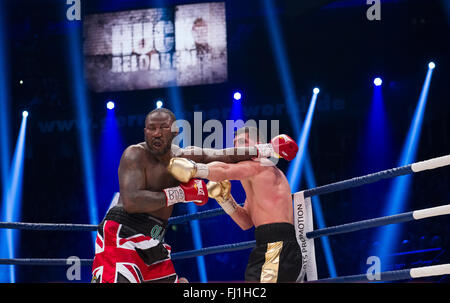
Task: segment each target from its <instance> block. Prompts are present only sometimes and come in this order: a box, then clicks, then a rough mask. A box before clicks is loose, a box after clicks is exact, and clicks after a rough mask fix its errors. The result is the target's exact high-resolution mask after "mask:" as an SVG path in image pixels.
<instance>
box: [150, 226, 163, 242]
mask: <svg viewBox="0 0 450 303" xmlns="http://www.w3.org/2000/svg"><path fill="white" fill-rule="evenodd" d="M162 230H163V228H162V226H160V225H155V226H153V228H152V230H151V231H150V236H151V237H152V238H153V239H158V240H159V239H160V238H162V233H161V231H162Z"/></svg>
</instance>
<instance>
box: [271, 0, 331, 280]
mask: <svg viewBox="0 0 450 303" xmlns="http://www.w3.org/2000/svg"><path fill="white" fill-rule="evenodd" d="M262 2H263V8H264V12H265V20H266V25H267V26H266V28H267V30H268V33H269V37H270V39H271V46H272V50H273V53H274V55H275V59H276V61H277V62H276V63H277V69H278V76H279V79H280V81H281V84H282V90H283V93H284V99H285V101H286V107H287V109H288V113H289V118H290V122H291V125H292V127H293V128H294V136H296V137H299V136H300V129H301V127H302V123H301V121H300V118H299V117H300V116H301V113H300V108H299V106H298V103H297V97H296V94H295V85H294V82H293V81H292V77H291V71H290V65H289V62H288V60H287V58H288V56H287V52H286V50H285V48H284V42H283V38H282V32H281V29H280V25H279V21H278V18H277V14H276V9H275V6H274V5H273V2H272V0H263V1H262ZM303 152H304V153H305V155H304V164H305V166H304V169H305V172H306V182H307V185H308V186H309V188H312V187H315V184H316V183H315V178H314V172H313V169H312V165H311V163H310V162H311V161H310V159H309V153H308V151H307V150H305V151H303ZM298 173H299V174H300V173H301V171H299V172H298ZM313 200H315V201H316V202H315V203H313V207H314V215H315V217H316V219H317V221H318V225H319V228H324V227H325V220H324V218H323V214H322V210H321V207H320V199H319V197H313ZM321 240H322V246H323V250H324V253H325V259H326V262H327V266H328V272H329V274H330V276H331V277H336V276H337V273H336V268H335V265H334V260H333V254H332V251H331V247H330V244H329V241H328V237H322V238H321Z"/></svg>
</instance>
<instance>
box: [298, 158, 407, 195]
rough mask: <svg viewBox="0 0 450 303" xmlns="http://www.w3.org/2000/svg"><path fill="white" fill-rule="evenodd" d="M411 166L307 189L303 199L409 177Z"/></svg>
mask: <svg viewBox="0 0 450 303" xmlns="http://www.w3.org/2000/svg"><path fill="white" fill-rule="evenodd" d="M411 166H412V164H409V165H405V166H401V167H396V168H391V169H387V170H383V171H380V172H377V173H373V174H368V175H365V176H360V177H355V178H351V179H347V180H343V181H339V182H335V183H331V184H327V185H323V186H319V187H315V188H311V189H307V190H305V191H304V192H303V194H304V196H305V198H307V197H311V196H317V195H323V194H328V193H332V192H336V191H340V190H344V189H348V188H352V187H357V186H361V185H365V184H369V183H373V182H377V181H379V180H381V179H387V178H394V177H398V176H403V175H409V174H412V173H413V170H412V169H411Z"/></svg>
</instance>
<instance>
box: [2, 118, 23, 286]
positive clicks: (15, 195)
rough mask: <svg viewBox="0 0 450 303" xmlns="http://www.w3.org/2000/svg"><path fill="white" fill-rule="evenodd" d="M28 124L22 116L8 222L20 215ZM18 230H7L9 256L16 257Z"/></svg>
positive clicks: (9, 192)
mask: <svg viewBox="0 0 450 303" xmlns="http://www.w3.org/2000/svg"><path fill="white" fill-rule="evenodd" d="M26 126H27V117H23V118H22V123H21V126H20V131H19V136H18V138H17V143H16V149H15V151H14V156H13V161H12V165H11V170H10V173H9V178H8V181H7V192H6V200H5V201H4V202H5V203H4V205H3V207H4V209H3V211H4V214H3V218H4V219H5V221H6V222H17V221H19V216H20V206H21V198H22V179H23V165H24V163H23V162H24V150H25V134H26ZM17 235H18V231H15V230H7V231H6V243H7V247H8V257H9V258H14V252H15V248H16V244H17V241H16V239H17ZM9 277H10V282H12V283H14V282H15V272H14V266H10V276H9Z"/></svg>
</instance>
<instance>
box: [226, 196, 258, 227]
mask: <svg viewBox="0 0 450 303" xmlns="http://www.w3.org/2000/svg"><path fill="white" fill-rule="evenodd" d="M230 217H231V219H233V221H234V222H235V223H236V224H237V225H239V227H240V228H242V230H247V229H249V228H252V227H253V221H252V219H251V218H250V216H249V214H248V212H247V200H245V203H244V207H242V206H240V205H238V207H237V208H236V211H235V212H234V213H232V214H231V215H230Z"/></svg>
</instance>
